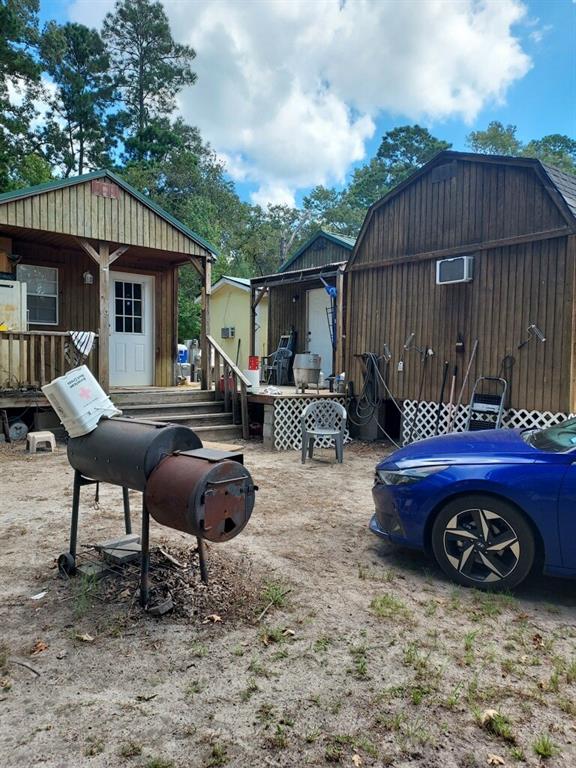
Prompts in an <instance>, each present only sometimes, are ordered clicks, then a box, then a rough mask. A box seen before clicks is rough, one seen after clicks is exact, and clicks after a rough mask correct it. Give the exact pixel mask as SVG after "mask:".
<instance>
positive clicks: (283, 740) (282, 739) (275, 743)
mask: <svg viewBox="0 0 576 768" xmlns="http://www.w3.org/2000/svg"><path fill="white" fill-rule="evenodd" d="M268 742H269V743H270V745H271V746H272V747H274V748H275V749H286V747H287V746H288V734H287V733H286V726H284V725H282V724H281V723H277V724H276V730H275V731H274V733H273V734H272V735H271V736H269V737H268Z"/></svg>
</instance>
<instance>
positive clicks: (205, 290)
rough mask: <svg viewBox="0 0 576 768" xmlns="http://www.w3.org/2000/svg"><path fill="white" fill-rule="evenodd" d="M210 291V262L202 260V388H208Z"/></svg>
mask: <svg viewBox="0 0 576 768" xmlns="http://www.w3.org/2000/svg"><path fill="white" fill-rule="evenodd" d="M211 293H212V262H211V261H210V259H209V258H206V260H205V262H204V284H203V286H202V299H201V300H202V326H201V330H200V349H201V350H202V384H201V386H202V389H210V384H211V381H210V351H211V350H210V346H209V345H208V338H207V337H208V336H209V334H210V294H211Z"/></svg>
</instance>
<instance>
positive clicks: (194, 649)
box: [190, 643, 208, 659]
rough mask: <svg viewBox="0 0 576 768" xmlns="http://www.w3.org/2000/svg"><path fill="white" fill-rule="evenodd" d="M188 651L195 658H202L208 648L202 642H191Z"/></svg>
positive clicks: (206, 653)
mask: <svg viewBox="0 0 576 768" xmlns="http://www.w3.org/2000/svg"><path fill="white" fill-rule="evenodd" d="M190 653H191V654H192V656H194V658H196V659H202V658H204V656H207V655H208V648H206V646H205V645H203V644H202V643H192V645H191V646H190Z"/></svg>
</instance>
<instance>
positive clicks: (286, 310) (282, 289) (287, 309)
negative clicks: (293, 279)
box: [268, 278, 335, 354]
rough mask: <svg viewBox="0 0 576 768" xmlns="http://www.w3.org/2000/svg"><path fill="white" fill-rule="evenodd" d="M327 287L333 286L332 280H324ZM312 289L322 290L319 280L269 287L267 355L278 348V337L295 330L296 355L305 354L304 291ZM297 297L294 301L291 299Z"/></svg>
mask: <svg viewBox="0 0 576 768" xmlns="http://www.w3.org/2000/svg"><path fill="white" fill-rule="evenodd" d="M326 282H327V283H328V284H329V285H334V284H335V280H334V278H329V279H327V280H326ZM314 288H322V283H321V282H320V280H318V279H316V280H311V281H308V282H305V283H298V284H296V285H282V286H274V285H272V286H270V298H269V305H268V306H269V309H268V353H269V354H270V353H271V352H274V351H275V350H276V349H277V348H278V342H279V341H280V336H282V335H283V334H288V333H290V330H291V329H292V328H294V329H295V330H296V334H297V336H296V353H298V352H305V351H306V349H307V341H308V327H307V322H306V321H307V318H306V291H311V290H313V289H314ZM294 296H297V297H298V299H297V300H296V301H292V298H293V297H294Z"/></svg>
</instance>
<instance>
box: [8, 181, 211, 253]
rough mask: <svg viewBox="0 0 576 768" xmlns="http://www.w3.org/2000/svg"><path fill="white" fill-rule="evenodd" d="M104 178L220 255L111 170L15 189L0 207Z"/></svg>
mask: <svg viewBox="0 0 576 768" xmlns="http://www.w3.org/2000/svg"><path fill="white" fill-rule="evenodd" d="M104 177H107V178H109V179H110V180H111V181H113V182H114V183H115V184H117V185H118V186H119V187H122V189H123V190H124V191H125V192H128V194H129V195H132V196H133V197H135V198H136V199H137V200H138V201H139V202H141V203H142V204H143V205H145V206H146V207H147V208H150V210H152V211H154V213H156V214H157V215H158V216H161V217H162V218H163V219H164V220H165V221H167V222H168V223H169V224H171V225H172V226H173V227H175V228H176V229H178V230H179V231H180V232H182V234H183V235H186V237H189V238H190V239H191V240H194V242H196V243H198V244H199V245H201V246H202V247H203V248H205V249H206V250H207V251H209V252H210V253H212V254H214V255H218V249H217V248H215V247H214V246H213V245H212V244H211V243H209V242H208V241H207V240H204V238H203V237H200V235H197V234H196V232H194V231H193V230H191V229H190V228H189V227H187V226H186V225H185V224H183V223H182V222H181V221H179V220H178V219H176V218H175V217H174V216H172V214H170V213H168V211H165V210H164V209H163V208H161V207H160V206H159V205H157V203H155V202H154V201H153V200H151V199H150V198H149V197H147V196H146V195H144V194H143V193H142V192H139V191H138V190H137V189H135V188H134V187H133V186H132V185H131V184H128V182H127V181H124V179H123V178H121V177H120V176H117V175H116V174H115V173H113V172H112V171H109V170H100V171H92V172H91V173H83V174H82V175H81V176H70V177H68V178H66V179H54V180H53V181H47V182H45V183H44V184H36V185H35V186H34V187H26V188H24V189H14V190H11V191H10V192H3V193H2V194H0V205H2V204H3V203H8V202H12V201H13V200H20V199H22V198H24V197H34V196H35V195H42V194H43V193H44V192H52V191H54V190H56V189H63V188H64V187H72V186H74V185H76V184H83V183H84V182H86V181H92V180H93V179H102V178H104Z"/></svg>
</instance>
